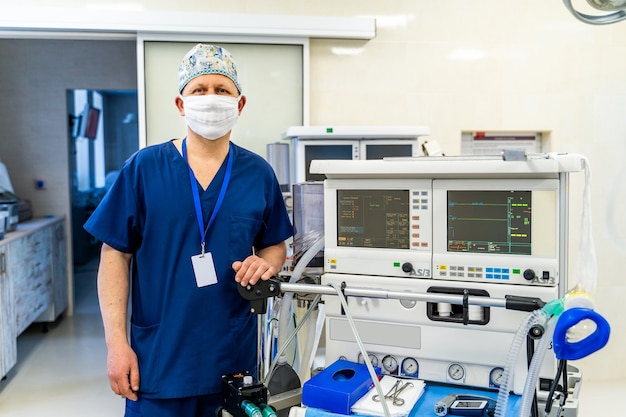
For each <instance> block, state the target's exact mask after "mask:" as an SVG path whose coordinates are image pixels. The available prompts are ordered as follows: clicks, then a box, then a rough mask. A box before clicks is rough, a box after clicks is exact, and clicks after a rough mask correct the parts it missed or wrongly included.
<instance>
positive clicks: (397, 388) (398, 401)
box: [372, 381, 413, 407]
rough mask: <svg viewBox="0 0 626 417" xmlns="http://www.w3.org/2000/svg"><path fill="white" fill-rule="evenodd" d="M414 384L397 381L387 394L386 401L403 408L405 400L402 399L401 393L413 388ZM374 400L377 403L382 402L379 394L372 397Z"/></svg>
mask: <svg viewBox="0 0 626 417" xmlns="http://www.w3.org/2000/svg"><path fill="white" fill-rule="evenodd" d="M412 386H413V384H412V383H410V382H407V383H402V381H396V383H395V384H394V385H393V387H391V389H390V390H389V391H388V392H387V394H385V397H384V398H385V400H391V403H392V404H393V405H395V406H397V407H402V406H403V405H404V398H401V397H400V393H401V392H402V391H404V390H405V389H407V388H410V387H412ZM372 400H374V401H376V402H380V401H381V399H380V396H379V395H378V394H376V395H374V396H373V397H372Z"/></svg>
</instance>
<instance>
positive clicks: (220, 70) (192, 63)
mask: <svg viewBox="0 0 626 417" xmlns="http://www.w3.org/2000/svg"><path fill="white" fill-rule="evenodd" d="M203 74H221V75H225V76H226V77H228V78H230V79H231V80H233V82H234V83H235V86H236V87H237V90H238V91H239V94H241V87H240V86H239V82H238V81H237V66H236V65H235V61H234V60H233V56H232V55H231V54H230V52H228V51H227V50H226V49H224V48H222V47H221V46H216V45H205V44H202V43H199V44H197V45H196V46H194V47H193V48H192V49H191V50H190V51H189V52H187V54H186V55H185V57H184V58H183V60H182V62H181V63H180V66H179V67H178V92H179V93H180V92H182V91H183V88H185V86H186V85H187V83H188V82H189V81H191V80H192V79H193V78H195V77H197V76H199V75H203Z"/></svg>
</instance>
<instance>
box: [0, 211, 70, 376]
mask: <svg viewBox="0 0 626 417" xmlns="http://www.w3.org/2000/svg"><path fill="white" fill-rule="evenodd" d="M66 244H67V240H66V239H65V220H64V219H63V218H60V217H55V218H44V219H35V220H31V221H29V222H25V223H20V224H19V225H18V227H17V231H14V232H10V233H7V234H5V238H4V240H0V355H1V357H0V377H4V376H5V375H6V374H7V373H8V372H9V371H10V370H11V368H12V367H13V366H14V365H15V363H16V361H17V354H16V351H17V349H16V347H17V343H16V339H17V337H18V336H19V335H20V334H21V333H22V332H23V331H24V330H26V328H27V327H28V326H30V325H31V324H32V323H33V322H35V321H44V322H45V321H54V320H56V318H57V317H58V316H59V315H60V314H61V313H62V312H63V311H65V309H66V308H67V305H68V298H67V293H68V292H67V260H66V254H67V249H66Z"/></svg>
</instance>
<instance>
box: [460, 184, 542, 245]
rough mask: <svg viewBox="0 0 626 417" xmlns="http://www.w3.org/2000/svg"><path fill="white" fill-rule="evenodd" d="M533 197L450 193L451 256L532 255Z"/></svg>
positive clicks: (495, 192) (506, 193)
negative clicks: (473, 254)
mask: <svg viewBox="0 0 626 417" xmlns="http://www.w3.org/2000/svg"><path fill="white" fill-rule="evenodd" d="M531 196H532V193H531V191H519V190H516V191H500V190H489V191H465V190H463V191H455V190H448V252H471V253H497V254H513V255H515V254H519V255H530V254H531V221H532V220H531Z"/></svg>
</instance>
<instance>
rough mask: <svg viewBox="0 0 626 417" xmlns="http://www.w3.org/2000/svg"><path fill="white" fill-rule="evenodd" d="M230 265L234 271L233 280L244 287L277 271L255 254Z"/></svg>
mask: <svg viewBox="0 0 626 417" xmlns="http://www.w3.org/2000/svg"><path fill="white" fill-rule="evenodd" d="M232 266H233V269H234V270H235V272H236V274H235V281H237V282H238V283H240V284H241V285H242V286H244V287H245V286H246V285H248V284H250V285H254V284H256V283H257V282H258V281H259V279H262V280H268V279H270V278H271V277H273V276H274V275H276V273H277V272H278V270H277V269H276V268H275V267H273V266H272V265H270V263H269V262H267V261H266V260H265V259H263V258H260V257H258V256H256V255H251V256H248V257H247V258H246V259H244V260H243V262H242V261H235V262H233V265H232Z"/></svg>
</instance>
